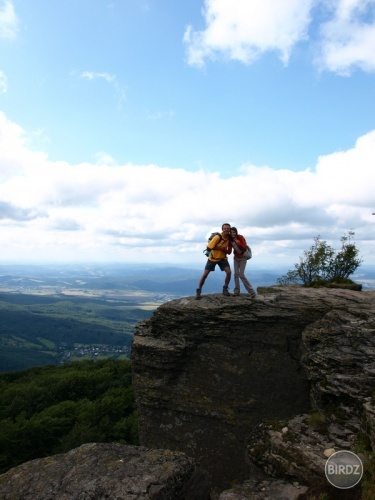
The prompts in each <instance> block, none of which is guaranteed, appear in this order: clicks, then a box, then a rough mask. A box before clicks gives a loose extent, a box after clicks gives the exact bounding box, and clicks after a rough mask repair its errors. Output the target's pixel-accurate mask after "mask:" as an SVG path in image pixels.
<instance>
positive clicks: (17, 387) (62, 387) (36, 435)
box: [0, 360, 138, 472]
mask: <svg viewBox="0 0 375 500" xmlns="http://www.w3.org/2000/svg"><path fill="white" fill-rule="evenodd" d="M87 442H121V443H126V444H138V430H137V416H136V410H135V402H134V396H133V390H132V385H131V365H130V361H128V360H124V361H115V360H100V361H80V362H75V363H71V364H69V365H64V366H61V367H54V366H47V367H39V368H31V369H29V370H25V371H20V372H9V373H3V374H1V375H0V472H5V471H6V470H8V469H9V468H10V467H14V466H16V465H18V464H20V463H23V462H25V461H28V460H31V459H34V458H41V457H45V456H49V455H52V454H55V453H62V452H66V451H68V450H70V449H72V448H75V447H77V446H80V445H81V444H83V443H87Z"/></svg>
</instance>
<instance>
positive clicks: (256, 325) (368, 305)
mask: <svg viewBox="0 0 375 500" xmlns="http://www.w3.org/2000/svg"><path fill="white" fill-rule="evenodd" d="M132 366H133V386H134V390H135V394H136V400H137V406H138V410H139V427H140V440H141V444H142V446H140V447H134V446H124V445H120V444H87V445H83V446H81V447H80V448H77V449H75V450H72V451H71V452H69V453H66V454H62V455H55V456H52V457H49V458H44V459H40V460H33V461H31V462H28V463H25V464H23V465H21V466H19V467H16V468H14V469H12V470H10V471H8V472H7V473H5V474H3V475H1V476H0V498H2V499H4V500H21V499H22V500H28V499H30V500H36V499H37V500H47V499H54V498H55V499H58V500H81V499H82V500H83V499H88V498H90V499H93V500H99V499H104V498H110V499H111V500H112V499H113V500H116V499H118V500H120V499H126V500H135V499H137V500H142V499H144V500H146V499H158V500H159V499H160V500H168V499H172V498H178V499H179V500H193V499H194V500H201V499H202V500H205V499H208V498H211V499H213V498H218V499H220V500H244V499H249V500H262V499H268V500H270V499H275V500H276V499H279V500H280V499H281V498H283V499H285V498H287V499H288V500H293V499H296V498H298V496H299V495H300V494H301V499H302V498H310V496H309V495H310V492H313V491H319V492H323V493H325V492H326V490H327V487H328V488H331V489H332V488H334V487H333V486H331V485H329V484H327V481H326V480H325V475H324V465H325V462H326V460H327V457H329V456H330V454H332V453H334V452H335V451H337V450H340V449H348V450H353V451H355V450H356V449H357V448H355V446H356V445H357V443H358V440H361V439H362V440H364V441H365V442H362V443H361V446H362V449H363V448H364V447H365V446H367V447H370V448H371V447H372V449H373V450H374V449H375V291H369V292H358V291H351V290H341V289H305V288H301V287H296V286H292V287H270V288H267V289H258V296H257V298H256V299H255V300H254V299H251V298H250V297H248V296H246V295H245V296H240V297H224V296H221V295H208V296H204V297H203V298H202V299H201V300H200V301H197V300H195V298H194V297H186V298H183V299H178V300H174V301H171V302H169V303H167V304H164V305H162V306H160V307H159V308H158V309H157V311H156V312H155V313H154V315H153V317H152V318H151V319H150V320H147V321H144V322H142V323H140V324H139V325H138V328H137V332H136V335H135V337H134V342H133V349H132ZM361 458H363V460H365V459H366V457H365V455H364V456H363V457H362V456H361ZM204 471H207V473H206V472H204ZM324 481H325V483H324ZM322 482H323V484H322ZM361 487H362V486H361V485H359V486H358V488H357V486H356V488H357V490H356V491H353V494H354V495H356V496H353V497H350V498H360V489H361ZM340 491H341V490H340ZM323 493H322V494H323ZM348 498H349V497H348ZM369 498H370V497H369Z"/></svg>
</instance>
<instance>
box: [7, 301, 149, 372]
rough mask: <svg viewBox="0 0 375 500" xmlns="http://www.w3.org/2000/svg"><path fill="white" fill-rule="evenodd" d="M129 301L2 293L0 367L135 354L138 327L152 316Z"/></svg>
mask: <svg viewBox="0 0 375 500" xmlns="http://www.w3.org/2000/svg"><path fill="white" fill-rule="evenodd" d="M151 314H152V310H144V309H142V308H137V307H135V306H134V305H132V306H130V307H129V305H128V304H127V303H126V301H112V302H108V301H107V300H103V299H91V298H83V297H74V298H71V297H56V296H38V295H31V294H14V293H12V294H11V293H1V294H0V371H9V370H21V369H25V368H28V367H32V366H41V365H46V364H52V365H55V364H62V363H66V362H69V361H72V360H76V359H98V358H116V359H125V358H128V357H129V355H130V348H131V342H132V338H133V334H134V327H135V325H136V323H137V322H138V321H139V320H142V319H145V318H148V317H150V315H151Z"/></svg>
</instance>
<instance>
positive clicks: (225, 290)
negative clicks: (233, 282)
mask: <svg viewBox="0 0 375 500" xmlns="http://www.w3.org/2000/svg"><path fill="white" fill-rule="evenodd" d="M223 295H225V296H226V297H230V293H229V291H228V287H227V286H225V285H224V286H223Z"/></svg>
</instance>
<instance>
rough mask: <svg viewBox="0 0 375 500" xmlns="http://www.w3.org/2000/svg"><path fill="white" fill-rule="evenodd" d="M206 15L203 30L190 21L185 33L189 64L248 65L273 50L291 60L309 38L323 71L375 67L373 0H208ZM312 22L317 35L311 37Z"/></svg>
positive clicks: (283, 59)
mask: <svg viewBox="0 0 375 500" xmlns="http://www.w3.org/2000/svg"><path fill="white" fill-rule="evenodd" d="M318 7H320V9H319V8H318ZM203 15H204V21H205V28H204V30H202V31H195V30H194V28H193V27H192V26H188V27H187V29H186V31H185V34H184V41H185V43H186V46H187V59H188V63H189V64H191V65H196V66H203V65H204V63H205V61H206V60H207V59H215V58H218V57H220V56H222V57H225V58H227V59H230V60H236V61H239V62H242V63H245V64H250V63H252V62H254V61H255V60H256V59H258V58H259V57H260V56H262V55H263V54H264V53H266V52H270V51H271V52H276V53H277V54H278V55H279V58H280V59H281V60H282V62H283V63H284V64H287V63H288V61H289V58H290V55H291V52H292V50H293V48H294V47H295V46H296V45H297V44H298V43H300V42H301V41H305V42H309V43H310V44H311V46H312V47H313V48H314V50H315V53H316V60H315V62H316V63H317V64H318V65H319V67H320V69H322V70H328V71H333V72H335V73H338V74H341V75H348V74H350V72H351V71H352V70H353V68H355V67H357V68H360V69H362V70H363V71H367V72H373V71H375V0H327V1H326V2H322V1H320V0H285V1H283V2H275V1H274V0H263V1H262V2H257V1H255V0H230V1H229V0H205V8H204V10H203ZM313 23H315V24H314V26H315V25H317V27H318V29H317V30H315V28H314V30H312V33H314V32H316V33H318V35H317V36H318V38H316V39H315V38H313V39H312V38H311V37H312V36H314V35H311V37H310V36H309V28H310V27H311V25H312V24H313ZM308 53H309V52H308Z"/></svg>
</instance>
